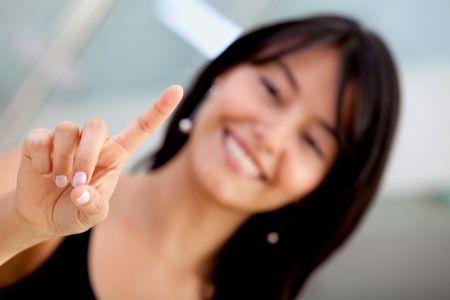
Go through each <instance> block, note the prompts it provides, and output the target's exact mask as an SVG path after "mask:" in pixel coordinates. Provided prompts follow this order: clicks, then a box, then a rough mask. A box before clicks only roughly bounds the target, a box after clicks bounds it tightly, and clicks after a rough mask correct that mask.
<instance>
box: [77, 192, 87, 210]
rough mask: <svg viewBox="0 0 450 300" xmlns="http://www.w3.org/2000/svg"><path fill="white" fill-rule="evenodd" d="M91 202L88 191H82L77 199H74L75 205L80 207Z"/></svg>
mask: <svg viewBox="0 0 450 300" xmlns="http://www.w3.org/2000/svg"><path fill="white" fill-rule="evenodd" d="M89 200H91V194H90V193H89V192H88V191H84V192H83V194H81V195H80V197H78V198H77V199H75V205H77V206H80V205H83V204H86V203H88V202H89Z"/></svg>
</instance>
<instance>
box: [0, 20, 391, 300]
mask: <svg viewBox="0 0 450 300" xmlns="http://www.w3.org/2000/svg"><path fill="white" fill-rule="evenodd" d="M180 98H181V89H180V88H179V87H171V88H169V89H168V90H167V91H166V92H165V93H164V94H163V95H162V96H161V98H160V100H158V101H157V102H156V104H155V105H154V106H153V107H152V108H150V109H149V110H148V111H147V112H145V113H143V114H142V115H141V116H140V117H139V118H138V119H137V121H136V122H135V123H133V124H131V125H130V126H129V127H128V128H127V129H125V130H124V131H123V132H122V133H120V134H119V135H118V136H116V137H114V138H111V139H108V138H107V132H106V131H107V130H106V125H104V123H103V122H101V121H100V120H93V121H90V122H88V123H87V124H86V125H85V126H84V127H83V129H82V130H81V131H80V130H79V129H78V128H77V127H76V126H75V125H74V124H72V123H70V122H63V123H61V124H60V125H59V126H57V127H56V128H55V129H53V130H44V129H37V130H33V131H32V132H31V133H30V135H29V136H28V138H27V139H26V140H25V141H24V144H23V147H22V159H21V166H20V168H19V171H18V177H17V185H16V186H15V187H10V190H13V192H10V193H8V194H6V195H5V196H4V197H3V198H2V202H1V211H2V212H3V213H2V215H0V225H1V226H2V227H1V228H4V229H3V232H2V233H1V235H0V239H1V246H0V262H1V263H2V266H1V268H0V275H2V276H0V278H3V279H2V280H1V282H0V284H1V286H3V287H4V288H3V289H0V297H2V299H3V297H7V296H9V297H13V296H16V297H17V295H20V293H21V292H23V291H24V290H26V291H27V292H30V291H32V290H33V293H34V294H35V295H37V294H38V293H42V295H44V296H46V297H47V298H57V297H61V295H64V297H66V296H68V297H71V296H73V298H83V299H86V298H93V297H94V295H95V297H97V298H100V299H205V298H206V299H293V298H294V297H295V296H296V295H297V294H298V292H299V291H300V289H301V288H302V287H303V285H304V283H305V281H306V279H307V278H308V275H310V274H311V272H312V271H313V270H314V269H316V268H317V266H318V265H319V264H320V263H322V262H323V261H324V260H325V259H326V258H327V257H328V256H329V255H330V254H331V253H332V252H333V251H334V250H336V249H337V248H338V247H339V246H340V245H341V244H342V243H343V241H344V240H345V239H346V238H347V237H348V236H349V235H350V234H351V232H353V230H354V229H355V227H356V225H357V224H358V222H359V221H360V220H361V217H362V216H363V214H364V212H365V211H366V210H367V208H368V206H369V204H370V201H371V200H372V198H373V196H374V194H375V192H376V189H377V187H378V185H379V182H380V178H381V175H382V172H383V169H384V166H385V163H386V160H387V156H388V152H389V149H390V146H391V142H392V137H393V132H394V129H395V126H396V121H397V115H398V105H399V91H398V82H397V75H396V71H395V66H394V63H393V61H392V58H391V56H390V54H389V52H388V50H387V49H386V47H385V46H384V44H383V43H382V41H381V40H380V39H379V38H378V37H377V36H376V35H375V34H373V33H371V32H369V31H366V30H365V29H363V28H361V27H360V26H359V25H358V24H357V23H355V22H354V21H352V20H349V19H346V18H342V17H337V16H317V17H311V18H306V19H303V20H293V21H289V22H284V23H279V24H275V25H271V26H266V27H263V28H260V29H258V30H255V31H253V32H251V33H248V34H246V35H244V36H242V37H241V38H239V39H238V40H237V41H235V42H234V43H233V44H232V45H231V46H229V47H228V48H227V49H226V50H225V51H224V52H223V53H222V54H221V55H220V56H219V57H217V58H216V59H215V60H214V61H212V62H211V63H210V64H209V65H207V66H206V68H205V69H204V70H203V72H202V73H201V74H200V75H199V77H198V78H197V80H196V81H195V83H194V84H193V87H192V88H191V90H190V91H189V92H188V94H187V95H186V96H185V98H184V100H183V102H182V103H181V105H180V107H179V108H178V110H177V111H176V113H175V114H174V116H173V118H172V120H171V121H170V124H169V128H168V132H167V134H166V137H165V139H164V142H163V145H162V146H161V148H160V150H159V151H158V152H156V153H155V154H154V155H153V156H152V157H151V160H150V167H149V169H150V170H151V172H148V173H146V174H144V175H137V174H134V175H130V176H122V177H120V178H119V174H120V171H121V168H122V166H123V164H124V162H125V161H126V160H127V158H128V157H129V156H130V155H131V154H132V152H133V151H134V149H136V148H137V147H138V146H139V144H141V143H142V141H143V140H144V139H145V138H146V136H147V135H148V134H149V133H151V132H153V131H154V130H155V129H156V128H157V127H158V126H159V125H160V124H161V123H162V122H163V121H164V119H165V118H166V117H167V116H168V115H169V113H170V111H171V110H172V109H173V108H174V107H175V106H176V104H177V103H178V101H179V99H180ZM116 183H117V186H116ZM72 186H73V187H72ZM5 190H6V189H5ZM107 215H108V218H107V219H106V216H107ZM105 219H106V220H105ZM103 220H105V221H104V222H102V221H103ZM94 225H96V226H95V227H94V229H93V230H88V229H89V228H91V227H92V226H94ZM81 232H84V233H82V234H78V235H74V234H75V233H81ZM64 236H68V237H66V238H63V237H64ZM88 245H89V251H87V249H88V248H87V246H88ZM29 247H31V248H29ZM27 248H28V250H25V249H27ZM86 261H87V262H86ZM67 277H69V278H70V280H67ZM72 278H73V279H72ZM61 290H63V291H65V292H64V294H61V293H60V291H61ZM69 290H70V292H68V291H69ZM2 293H3V294H2Z"/></svg>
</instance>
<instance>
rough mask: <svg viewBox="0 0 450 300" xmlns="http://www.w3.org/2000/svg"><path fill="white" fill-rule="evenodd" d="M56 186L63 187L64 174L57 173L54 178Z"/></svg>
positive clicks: (65, 181)
mask: <svg viewBox="0 0 450 300" xmlns="http://www.w3.org/2000/svg"><path fill="white" fill-rule="evenodd" d="M55 183H56V186H57V187H59V188H61V189H62V188H63V187H65V186H66V185H67V176H66V175H58V176H56V178H55Z"/></svg>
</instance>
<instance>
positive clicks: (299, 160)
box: [279, 154, 325, 201]
mask: <svg viewBox="0 0 450 300" xmlns="http://www.w3.org/2000/svg"><path fill="white" fill-rule="evenodd" d="M296 156H297V157H296ZM279 172H280V173H279V174H280V176H279V188H280V189H281V190H282V191H283V193H284V196H285V197H286V199H293V200H294V201H295V200H297V199H298V198H302V197H304V196H306V195H307V194H308V193H310V192H311V191H313V190H314V189H315V188H316V187H318V186H319V184H320V183H321V181H322V180H323V178H324V176H325V170H324V167H323V165H322V163H321V162H320V161H319V159H318V158H315V157H313V158H311V157H309V158H308V155H303V156H298V155H292V154H287V155H286V157H285V159H284V161H283V163H282V164H281V167H280V170H279Z"/></svg>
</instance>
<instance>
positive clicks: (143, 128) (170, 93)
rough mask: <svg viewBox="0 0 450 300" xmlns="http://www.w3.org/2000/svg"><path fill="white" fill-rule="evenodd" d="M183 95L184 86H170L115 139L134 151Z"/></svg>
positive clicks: (167, 115) (172, 109)
mask: <svg viewBox="0 0 450 300" xmlns="http://www.w3.org/2000/svg"><path fill="white" fill-rule="evenodd" d="M182 97H183V88H182V87H181V86H179V85H173V86H171V87H169V88H168V89H167V90H165V91H164V92H163V93H162V94H161V96H160V97H159V99H158V100H157V101H156V102H155V103H154V104H153V105H152V106H151V107H150V108H149V109H147V110H146V111H145V112H143V113H142V114H140V115H139V116H138V117H137V119H136V120H135V121H134V122H133V123H131V124H130V125H129V126H128V127H127V128H125V129H124V130H123V131H122V132H121V133H119V134H118V135H117V136H116V137H114V140H115V141H116V142H117V143H118V144H119V145H120V146H122V148H124V149H125V150H126V151H127V152H128V153H132V152H133V151H135V150H136V149H137V148H138V147H139V146H140V145H141V144H142V143H143V142H144V141H145V139H146V138H147V137H148V136H149V135H150V134H151V133H153V132H155V131H156V129H158V128H159V127H160V126H161V124H162V123H164V121H165V120H166V119H167V118H168V117H169V116H170V114H171V113H172V112H173V111H174V110H175V108H176V107H177V105H178V103H180V101H181V98H182Z"/></svg>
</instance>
